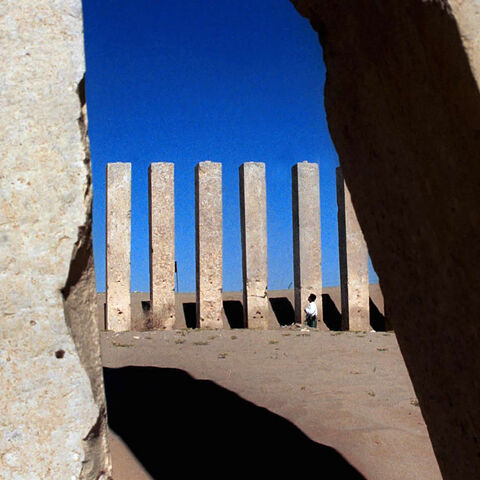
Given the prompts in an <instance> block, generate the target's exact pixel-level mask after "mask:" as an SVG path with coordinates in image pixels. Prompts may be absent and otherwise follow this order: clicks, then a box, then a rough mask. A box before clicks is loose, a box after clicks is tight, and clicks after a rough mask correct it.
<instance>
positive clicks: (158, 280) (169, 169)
mask: <svg viewBox="0 0 480 480" xmlns="http://www.w3.org/2000/svg"><path fill="white" fill-rule="evenodd" d="M148 173H149V201H150V217H149V221H150V314H151V315H150V318H149V321H148V322H147V325H146V327H147V329H149V330H155V329H171V328H172V327H173V325H174V324H175V198H174V164H173V163H152V164H151V165H150V168H149V171H148Z"/></svg>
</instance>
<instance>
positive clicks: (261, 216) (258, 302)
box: [239, 162, 270, 329]
mask: <svg viewBox="0 0 480 480" xmlns="http://www.w3.org/2000/svg"><path fill="white" fill-rule="evenodd" d="M239 177H240V219H241V236H242V270H243V309H244V314H245V326H246V327H248V328H260V329H266V328H268V326H269V318H270V309H269V303H268V298H267V203H266V202H267V192H266V184H265V164H264V163H258V162H246V163H244V164H243V165H241V166H240V168H239Z"/></svg>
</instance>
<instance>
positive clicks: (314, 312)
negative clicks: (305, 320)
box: [305, 302, 318, 316]
mask: <svg viewBox="0 0 480 480" xmlns="http://www.w3.org/2000/svg"><path fill="white" fill-rule="evenodd" d="M305 312H306V313H308V314H309V315H315V316H316V315H317V313H318V311H317V304H316V303H315V302H310V303H309V304H308V307H307V308H306V309H305Z"/></svg>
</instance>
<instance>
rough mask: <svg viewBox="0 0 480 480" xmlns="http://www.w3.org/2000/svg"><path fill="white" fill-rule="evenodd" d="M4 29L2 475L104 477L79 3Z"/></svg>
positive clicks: (14, 7) (13, 6) (44, 5)
mask: <svg viewBox="0 0 480 480" xmlns="http://www.w3.org/2000/svg"><path fill="white" fill-rule="evenodd" d="M0 30H1V32H2V35H1V39H0V45H1V48H0V62H1V65H2V74H1V76H0V87H1V88H0V92H1V93H0V110H1V112H2V119H1V120H0V121H1V131H2V142H1V143H0V157H1V159H2V160H1V162H2V173H1V174H0V258H1V259H2V260H1V261H2V268H1V269H0V312H1V313H0V325H1V327H0V391H1V395H2V408H1V410H2V413H1V416H0V417H1V418H0V477H1V478H4V479H12V480H13V479H25V480H26V479H34V478H35V479H69V480H70V479H93V478H95V479H103V480H105V479H107V478H109V477H110V472H111V466H110V461H109V457H108V452H107V448H106V437H105V431H106V416H105V399H104V392H103V381H102V369H101V363H100V350H99V341H98V329H97V325H96V321H95V277H94V270H93V255H92V239H91V221H92V218H91V201H92V192H91V171H90V154H89V146H88V138H87V118H86V109H85V104H84V99H85V95H84V81H83V76H84V72H85V64H84V53H83V31H82V4H81V1H80V0H63V1H60V2H51V1H49V0H23V1H21V2H11V1H7V2H1V4H0Z"/></svg>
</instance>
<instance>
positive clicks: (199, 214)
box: [195, 162, 225, 328]
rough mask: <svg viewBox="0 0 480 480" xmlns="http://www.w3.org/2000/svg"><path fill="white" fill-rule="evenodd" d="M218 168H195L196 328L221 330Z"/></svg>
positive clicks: (206, 164)
mask: <svg viewBox="0 0 480 480" xmlns="http://www.w3.org/2000/svg"><path fill="white" fill-rule="evenodd" d="M222 225H223V222H222V164H221V163H213V162H200V163H199V164H198V165H197V166H196V167H195V235H196V237H195V247H196V249H195V255H196V280H197V289H196V291H197V327H198V328H222V327H223V326H224V324H225V314H224V312H223V303H222V283H223V257H222V238H223V237H222V234H223V232H222Z"/></svg>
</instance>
